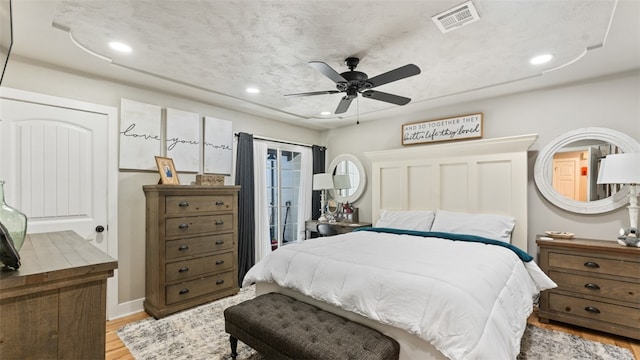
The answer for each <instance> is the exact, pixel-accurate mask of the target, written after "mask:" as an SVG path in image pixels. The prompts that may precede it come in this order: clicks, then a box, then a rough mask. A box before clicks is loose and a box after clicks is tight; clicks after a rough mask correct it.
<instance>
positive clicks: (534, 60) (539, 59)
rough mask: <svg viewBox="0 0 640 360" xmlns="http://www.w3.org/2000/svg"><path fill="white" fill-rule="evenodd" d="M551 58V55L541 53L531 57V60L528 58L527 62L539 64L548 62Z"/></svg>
mask: <svg viewBox="0 0 640 360" xmlns="http://www.w3.org/2000/svg"><path fill="white" fill-rule="evenodd" d="M551 59H553V55H551V54H543V55H538V56H535V57H533V58H531V60H529V63H531V65H540V64H544V63H548V62H549V61H551Z"/></svg>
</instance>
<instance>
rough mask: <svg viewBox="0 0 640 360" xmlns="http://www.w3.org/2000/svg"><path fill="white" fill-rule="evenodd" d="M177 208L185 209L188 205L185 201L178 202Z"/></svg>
mask: <svg viewBox="0 0 640 360" xmlns="http://www.w3.org/2000/svg"><path fill="white" fill-rule="evenodd" d="M178 206H180V207H181V208H186V207H187V206H189V203H188V202H186V201H180V203H178Z"/></svg>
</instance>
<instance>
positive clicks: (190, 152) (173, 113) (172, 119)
mask: <svg viewBox="0 0 640 360" xmlns="http://www.w3.org/2000/svg"><path fill="white" fill-rule="evenodd" d="M166 114H167V139H166V149H167V153H166V154H167V157H169V158H172V159H173V162H174V164H175V165H176V169H177V170H178V171H180V172H198V171H199V170H200V153H201V149H202V147H201V140H200V139H201V138H202V137H201V136H200V129H201V128H202V126H201V121H200V115H198V114H196V113H192V112H188V111H182V110H176V109H169V108H167V110H166Z"/></svg>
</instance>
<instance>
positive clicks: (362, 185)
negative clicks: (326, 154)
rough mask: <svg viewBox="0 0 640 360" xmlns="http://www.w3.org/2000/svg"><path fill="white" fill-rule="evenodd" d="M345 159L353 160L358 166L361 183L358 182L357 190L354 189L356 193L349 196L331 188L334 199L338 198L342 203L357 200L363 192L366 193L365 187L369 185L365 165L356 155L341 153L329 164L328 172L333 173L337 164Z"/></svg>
mask: <svg viewBox="0 0 640 360" xmlns="http://www.w3.org/2000/svg"><path fill="white" fill-rule="evenodd" d="M345 160H346V161H351V162H352V163H354V164H355V165H356V168H357V169H358V172H359V173H360V184H358V188H357V189H356V191H354V193H353V194H351V195H349V196H342V195H340V194H338V191H335V190H331V195H332V196H333V198H334V199H336V200H338V201H339V202H341V203H344V202H349V203H353V202H355V201H356V200H358V199H359V198H360V196H362V194H363V193H364V189H365V187H366V186H367V173H366V172H365V171H364V166H363V165H362V162H360V160H359V159H358V158H357V157H355V155H351V154H340V155H338V156H336V157H335V158H334V159H333V160H332V161H331V164H329V167H328V168H327V172H328V173H330V174H333V171H334V170H335V168H336V166H338V164H339V163H341V162H343V161H345Z"/></svg>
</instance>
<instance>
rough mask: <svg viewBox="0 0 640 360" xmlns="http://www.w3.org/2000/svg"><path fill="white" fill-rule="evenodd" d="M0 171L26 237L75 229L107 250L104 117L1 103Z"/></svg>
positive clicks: (23, 103) (33, 105)
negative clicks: (100, 229) (99, 228)
mask: <svg viewBox="0 0 640 360" xmlns="http://www.w3.org/2000/svg"><path fill="white" fill-rule="evenodd" d="M0 106H1V108H2V113H1V119H0V120H1V121H0V140H1V141H2V145H0V151H2V153H1V154H0V159H2V163H3V164H5V163H8V164H7V165H9V166H4V165H3V166H2V167H0V177H1V178H3V179H5V180H6V181H7V184H6V185H5V187H6V188H8V191H7V201H8V203H10V204H12V205H13V206H15V207H16V208H18V209H20V210H21V211H22V212H24V213H25V214H26V215H27V217H28V221H27V224H28V229H27V232H28V233H39V232H47V231H59V230H74V231H75V232H77V233H78V234H80V236H82V237H83V238H85V239H87V240H90V241H91V242H92V243H93V244H94V245H95V246H97V247H98V248H99V249H101V250H103V251H104V252H105V253H109V251H108V241H106V239H107V237H106V234H104V233H96V231H95V228H96V226H97V225H102V226H104V227H105V228H107V210H108V208H107V206H108V199H107V176H106V171H107V166H106V165H107V163H108V152H107V148H108V146H107V140H106V136H105V134H107V133H108V116H107V115H105V114H99V113H94V112H88V111H82V110H75V109H69V108H62V107H56V106H50V105H43V104H36V103H30V102H23V101H15V100H8V99H2V100H0Z"/></svg>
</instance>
